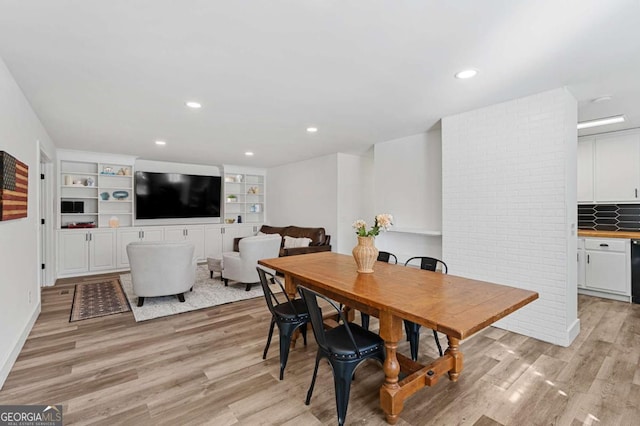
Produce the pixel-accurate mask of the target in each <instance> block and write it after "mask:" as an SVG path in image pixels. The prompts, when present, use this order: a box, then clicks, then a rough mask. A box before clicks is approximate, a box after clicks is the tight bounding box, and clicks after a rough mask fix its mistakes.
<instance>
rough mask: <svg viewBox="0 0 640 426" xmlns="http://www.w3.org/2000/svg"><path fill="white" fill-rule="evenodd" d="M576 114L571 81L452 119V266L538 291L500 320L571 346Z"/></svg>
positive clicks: (446, 122) (457, 271) (447, 213)
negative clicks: (531, 299)
mask: <svg viewBox="0 0 640 426" xmlns="http://www.w3.org/2000/svg"><path fill="white" fill-rule="evenodd" d="M576 122H577V106H576V101H575V99H574V98H573V97H572V96H571V94H569V93H568V92H567V91H566V90H565V89H556V90H552V91H549V92H544V93H540V94H537V95H533V96H529V97H526V98H522V99H517V100H514V101H509V102H505V103H502V104H498V105H492V106H489V107H486V108H481V109H478V110H475V111H470V112H467V113H464V114H459V115H456V116H451V117H446V118H444V119H443V120H442V169H443V179H442V193H443V197H442V199H443V200H442V201H443V211H442V217H443V221H442V222H443V223H442V225H443V239H442V252H443V260H444V261H445V262H447V264H448V266H449V273H451V274H454V275H459V276H464V277H470V278H475V279H480V280H484V281H490V282H495V283H498V284H505V285H510V286H513V287H520V288H526V289H529V290H533V291H537V292H538V293H539V294H540V298H539V299H538V300H537V301H535V302H533V303H532V304H530V305H528V306H527V307H525V308H523V309H521V310H519V311H517V312H515V313H514V314H512V315H510V316H508V317H507V318H505V319H503V320H501V321H500V322H499V323H497V324H496V325H498V326H500V327H503V328H506V329H508V330H511V331H515V332H519V333H522V334H525V335H528V336H532V337H535V338H538V339H541V340H545V341H548V342H551V343H555V344H560V345H563V346H567V345H569V344H570V343H571V341H572V340H573V339H574V338H575V336H576V335H577V333H578V332H579V321H578V320H577V317H576V315H577V313H576V300H577V293H576V270H577V268H576V262H575V258H576V236H575V223H576V143H577V130H576Z"/></svg>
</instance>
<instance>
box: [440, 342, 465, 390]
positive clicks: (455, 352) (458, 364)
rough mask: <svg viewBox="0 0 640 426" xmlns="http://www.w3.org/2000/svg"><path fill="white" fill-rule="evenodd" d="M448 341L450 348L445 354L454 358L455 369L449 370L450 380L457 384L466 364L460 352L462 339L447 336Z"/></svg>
mask: <svg viewBox="0 0 640 426" xmlns="http://www.w3.org/2000/svg"><path fill="white" fill-rule="evenodd" d="M447 339H448V340H449V347H448V348H447V350H446V351H445V352H444V353H445V354H449V355H451V356H452V357H453V368H452V369H451V370H449V380H451V381H452V382H457V381H458V377H460V372H461V371H462V367H463V364H464V356H463V355H462V352H460V339H456V338H455V337H451V336H447Z"/></svg>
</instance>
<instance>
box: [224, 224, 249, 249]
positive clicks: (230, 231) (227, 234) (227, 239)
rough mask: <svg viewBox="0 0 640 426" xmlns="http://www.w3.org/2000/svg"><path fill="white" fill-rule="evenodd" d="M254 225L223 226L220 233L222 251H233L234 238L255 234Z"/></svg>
mask: <svg viewBox="0 0 640 426" xmlns="http://www.w3.org/2000/svg"><path fill="white" fill-rule="evenodd" d="M254 229H255V227H254V226H253V225H232V226H225V227H224V234H222V251H223V252H229V251H233V240H234V239H235V238H242V237H249V236H251V235H255V231H254Z"/></svg>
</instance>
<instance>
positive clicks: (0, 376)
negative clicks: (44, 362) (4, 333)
mask: <svg viewBox="0 0 640 426" xmlns="http://www.w3.org/2000/svg"><path fill="white" fill-rule="evenodd" d="M40 309H41V305H40V303H38V305H37V306H36V307H35V309H34V311H33V313H32V314H31V318H30V319H29V322H27V324H26V325H25V327H24V329H23V330H22V333H21V334H20V338H19V339H18V341H17V342H16V345H15V346H14V347H13V350H12V351H11V353H10V354H9V357H8V358H7V361H6V362H5V363H4V365H3V366H2V368H1V369H0V389H2V387H3V386H4V382H5V381H6V380H7V377H8V376H9V373H10V372H11V369H12V368H13V364H15V362H16V359H18V355H20V351H21V350H22V347H23V346H24V342H26V341H27V337H29V333H30V332H31V329H32V328H33V325H34V324H35V323H36V320H37V319H38V316H39V315H40Z"/></svg>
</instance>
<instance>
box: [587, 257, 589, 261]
mask: <svg viewBox="0 0 640 426" xmlns="http://www.w3.org/2000/svg"><path fill="white" fill-rule="evenodd" d="M587 263H589V255H587Z"/></svg>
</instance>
